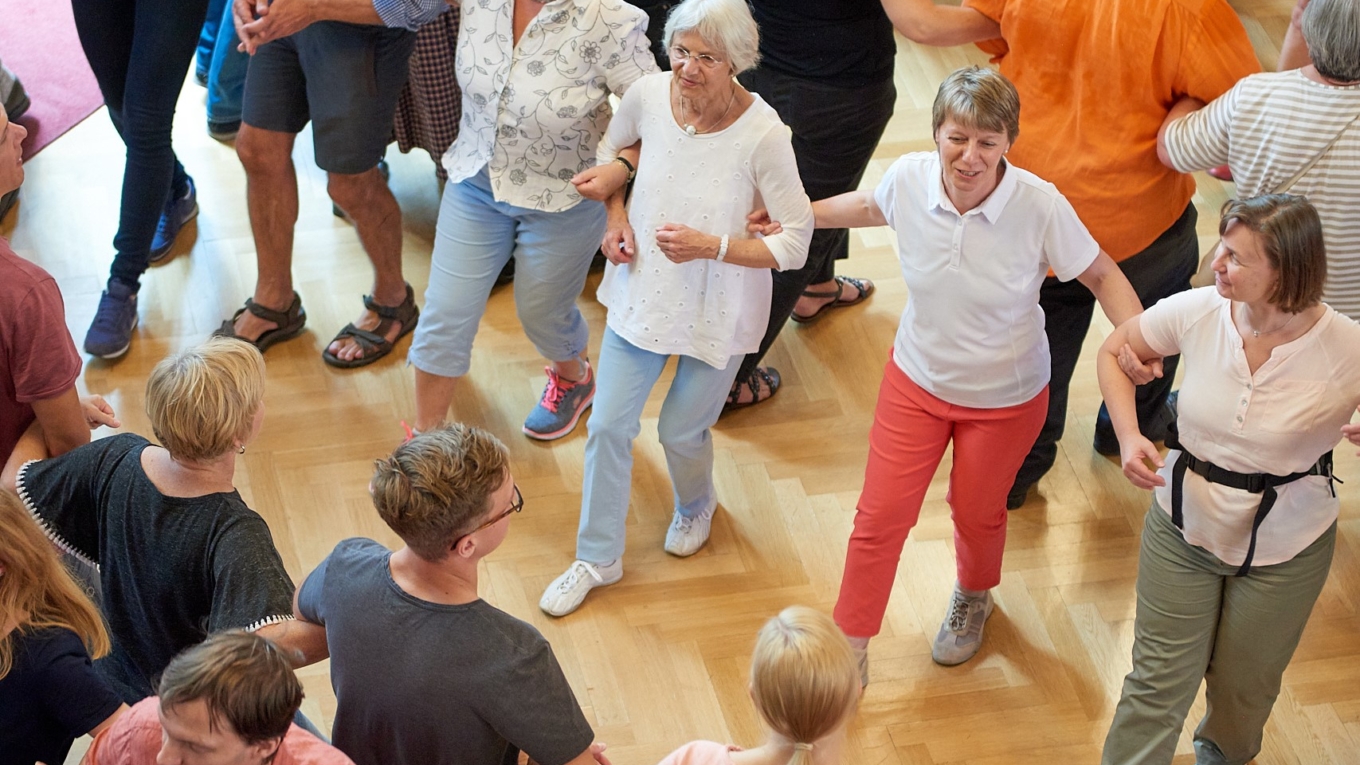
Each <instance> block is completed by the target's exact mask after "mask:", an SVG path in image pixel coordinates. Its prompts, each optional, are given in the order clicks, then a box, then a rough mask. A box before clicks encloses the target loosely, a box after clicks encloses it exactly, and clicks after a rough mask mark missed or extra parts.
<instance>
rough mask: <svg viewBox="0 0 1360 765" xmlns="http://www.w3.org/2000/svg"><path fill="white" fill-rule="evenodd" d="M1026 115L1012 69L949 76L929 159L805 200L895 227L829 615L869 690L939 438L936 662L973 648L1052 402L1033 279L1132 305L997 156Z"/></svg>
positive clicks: (1083, 239)
mask: <svg viewBox="0 0 1360 765" xmlns="http://www.w3.org/2000/svg"><path fill="white" fill-rule="evenodd" d="M1019 120H1020V97H1019V95H1018V94H1017V93H1016V91H1015V86H1013V85H1012V84H1011V83H1010V81H1009V80H1007V79H1006V78H1005V77H1002V76H1001V75H1000V74H998V73H997V72H995V71H993V70H990V69H984V68H980V67H968V68H965V69H960V70H958V71H956V72H954V73H953V74H951V75H949V77H948V78H946V79H945V81H944V83H943V84H941V85H940V90H939V93H938V94H936V96H935V105H934V108H933V110H932V123H933V129H934V135H935V143H936V145H937V146H938V151H937V152H921V153H916V154H907V155H905V156H903V157H902V158H901V159H899V160H897V162H895V163H894V164H893V165H892V167H890V168H889V169H888V172H887V173H886V174H885V175H884V177H883V181H882V182H881V183H880V184H879V185H878V188H877V189H875V190H874V191H872V192H869V191H855V192H851V193H848V194H842V195H840V196H837V197H832V198H830V199H825V200H821V201H819V202H816V203H814V204H813V206H812V209H813V213H814V214H815V216H816V219H817V227H818V228H854V227H861V226H882V225H888V226H891V227H892V228H893V230H894V231H895V232H896V233H897V250H898V257H899V259H900V260H901V263H902V276H903V278H904V279H905V280H906V282H907V287H908V290H909V293H908V297H907V306H906V309H905V310H904V311H903V312H902V321H901V324H900V326H899V327H898V330H897V339H896V341H895V342H894V344H893V352H892V357H891V358H890V359H889V361H888V364H887V369H886V371H885V372H884V376H883V384H882V386H881V388H880V389H879V398H878V407H877V409H876V411H875V412H874V424H873V429H872V430H871V431H870V432H869V461H868V465H867V466H866V468H865V476H864V490H863V492H862V493H861V494H860V498H859V504H858V509H857V512H856V515H855V530H854V532H853V533H852V534H851V536H850V545H849V550H848V551H847V555H846V561H845V576H844V579H843V580H842V582H841V591H840V597H839V599H838V600H837V602H836V610H835V617H836V623H837V624H839V625H840V626H841V629H843V630H844V631H845V634H846V635H847V636H849V638H850V642H851V644H852V645H854V646H855V648H856V650H857V651H858V653H859V658H860V666H861V670H862V672H863V673H864V676H863V678H862V679H863V680H864V682H866V683H867V682H868V660H867V647H868V644H869V638H871V637H872V636H874V635H876V634H878V631H879V628H880V627H881V626H882V623H883V615H884V612H885V611H886V610H887V606H888V596H889V593H890V592H891V591H892V584H893V579H894V577H895V576H896V572H897V562H898V559H899V558H900V557H901V554H902V547H903V545H904V544H905V543H906V539H907V534H908V532H910V531H911V528H912V527H913V526H914V525H916V520H917V517H918V516H919V514H920V511H921V502H922V500H923V499H924V497H925V493H926V489H927V488H928V486H929V485H930V479H931V477H932V476H933V475H934V474H935V468H936V467H937V466H938V465H939V463H940V459H941V457H942V456H943V455H944V450H945V447H946V446H948V445H949V442H950V441H953V444H954V457H953V460H954V466H953V471H952V473H951V474H950V482H949V503H950V506H951V507H952V515H953V519H954V541H955V547H956V550H957V555H958V563H957V573H958V578H957V581H956V582H955V584H954V592H953V596H952V598H951V599H950V603H949V608H948V611H947V613H946V615H945V619H944V623H943V624H942V625H941V626H940V630H939V633H938V634H937V636H936V638H935V643H934V648H933V650H932V651H931V656H932V657H933V658H934V659H935V661H937V662H939V663H940V664H946V665H952V664H959V663H962V662H964V661H967V660H968V659H970V658H972V657H973V655H974V654H976V653H977V651H978V648H979V647H980V645H981V641H982V627H983V623H984V622H985V621H986V620H987V617H988V616H989V615H990V614H991V612H992V606H993V602H992V596H991V593H990V590H991V588H992V587H995V586H996V585H997V584H998V583H999V582H1000V581H1001V556H1002V552H1003V550H1004V549H1005V545H1006V492H1007V491H1008V490H1009V489H1010V485H1011V482H1012V481H1013V480H1014V478H1015V473H1016V471H1017V470H1019V468H1020V463H1021V461H1022V460H1023V459H1024V457H1025V454H1026V452H1028V451H1029V446H1030V444H1032V443H1034V438H1035V437H1036V436H1037V435H1038V433H1039V428H1040V427H1041V426H1042V425H1043V422H1044V417H1045V414H1046V412H1047V408H1048V376H1049V358H1048V343H1047V340H1046V338H1045V336H1044V313H1043V310H1042V309H1040V308H1039V287H1040V285H1041V284H1042V283H1043V280H1044V277H1045V276H1046V275H1047V273H1048V271H1049V269H1050V268H1051V269H1053V271H1054V273H1056V274H1057V275H1058V277H1059V278H1060V279H1074V278H1075V279H1079V280H1080V281H1081V283H1082V284H1085V285H1086V286H1087V287H1089V288H1090V289H1091V291H1092V292H1094V293H1095V295H1096V298H1097V299H1098V300H1099V301H1100V304H1101V307H1102V308H1103V309H1104V310H1105V313H1106V315H1108V316H1109V317H1110V318H1111V320H1113V321H1114V323H1115V324H1119V323H1121V322H1123V321H1124V320H1125V319H1127V318H1129V317H1130V316H1133V315H1135V314H1137V313H1138V311H1139V310H1140V308H1141V307H1140V306H1139V304H1138V298H1137V296H1136V295H1135V294H1134V292H1133V288H1132V287H1130V286H1129V283H1128V280H1126V279H1125V278H1124V275H1123V273H1122V272H1120V270H1119V268H1118V266H1116V265H1115V263H1114V261H1113V260H1111V259H1110V257H1109V256H1108V255H1106V254H1105V253H1104V252H1102V251H1101V249H1100V246H1099V245H1098V244H1096V241H1095V240H1094V239H1092V238H1091V235H1090V234H1089V233H1087V231H1086V227H1085V226H1083V225H1082V223H1081V221H1080V220H1078V219H1077V215H1076V213H1075V212H1074V211H1073V210H1072V206H1071V205H1070V204H1068V202H1067V200H1066V199H1064V198H1063V196H1062V195H1061V194H1059V193H1058V190H1057V189H1056V188H1054V187H1053V185H1052V184H1050V183H1047V182H1046V181H1043V180H1042V179H1040V178H1038V177H1036V176H1035V175H1034V174H1033V173H1030V172H1028V171H1025V170H1022V169H1020V168H1018V167H1015V166H1014V165H1011V164H1009V163H1007V162H1006V160H1005V158H1004V155H1005V154H1006V151H1007V149H1009V148H1010V145H1011V143H1012V142H1013V141H1014V140H1015V137H1016V135H1017V134H1018V133H1019V130H1020V125H1019Z"/></svg>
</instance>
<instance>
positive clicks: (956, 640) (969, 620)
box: [930, 582, 995, 667]
mask: <svg viewBox="0 0 1360 765" xmlns="http://www.w3.org/2000/svg"><path fill="white" fill-rule="evenodd" d="M994 605H995V603H994V602H993V600H992V592H991V590H988V591H987V592H984V593H982V594H981V595H976V596H974V595H965V594H964V593H963V591H962V589H961V588H960V587H959V584H958V582H955V583H954V596H953V597H951V598H950V599H949V611H948V613H947V614H945V617H944V623H943V624H941V625H940V631H939V632H938V633H936V635H935V645H934V646H933V647H932V648H931V649H930V658H932V659H934V660H935V663H936V664H943V665H944V666H946V667H952V666H954V665H955V664H962V663H964V662H965V661H968V660H969V659H971V658H973V657H974V656H976V655H977V652H978V649H980V648H982V626H983V625H984V624H986V623H987V617H989V616H991V615H992V607H993V606H994Z"/></svg>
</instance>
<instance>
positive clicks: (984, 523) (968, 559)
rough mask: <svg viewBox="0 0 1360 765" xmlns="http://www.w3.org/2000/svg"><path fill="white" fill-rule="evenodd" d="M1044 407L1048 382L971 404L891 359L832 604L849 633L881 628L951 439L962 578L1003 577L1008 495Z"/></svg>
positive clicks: (974, 581) (970, 582)
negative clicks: (929, 387) (985, 405)
mask: <svg viewBox="0 0 1360 765" xmlns="http://www.w3.org/2000/svg"><path fill="white" fill-rule="evenodd" d="M1047 412H1048V388H1044V390H1043V391H1042V392H1040V393H1039V395H1037V396H1035V397H1034V398H1032V399H1030V400H1029V401H1026V402H1025V403H1023V404H1018V405H1016V406H1008V407H1003V408H1000V409H972V408H969V407H965V406H955V405H953V404H950V403H948V402H945V401H942V400H940V399H938V398H936V397H935V396H933V395H931V394H930V393H928V392H926V391H925V390H924V389H923V388H921V386H919V385H917V384H916V383H914V382H912V380H911V378H909V377H907V375H906V373H904V372H903V371H902V369H901V368H900V367H898V366H897V363H896V362H895V361H893V360H892V359H891V358H890V359H889V360H888V367H887V370H886V371H885V372H884V374H883V383H882V385H881V386H880V387H879V390H878V406H877V408H876V409H875V411H874V424H873V428H872V429H871V430H870V431H869V461H868V465H867V467H866V468H865V470H864V490H863V491H862V492H861V493H860V496H859V505H858V508H857V511H856V513H855V530H854V531H853V532H852V533H851V534H850V546H849V550H848V551H847V553H846V557H845V575H844V577H843V578H842V579H841V592H840V597H839V598H838V599H837V601H836V611H835V618H836V623H837V624H839V625H840V627H841V629H842V630H844V631H845V634H847V635H850V636H852V637H873V636H874V635H877V634H878V631H879V629H880V627H882V625H883V614H884V613H885V612H886V611H887V609H888V596H889V594H890V593H891V592H892V585H893V579H894V577H896V575H897V564H898V561H899V560H900V559H901V557H902V547H903V545H905V544H906V541H907V534H908V533H909V532H910V531H911V529H912V527H913V526H915V525H916V520H917V518H919V517H920V514H921V502H922V501H923V500H924V499H925V495H926V489H927V488H928V487H929V486H930V479H931V477H932V476H934V475H935V469H936V468H937V467H939V464H940V459H941V458H942V457H943V456H944V450H945V447H946V446H948V445H949V442H950V441H951V440H952V441H953V442H954V465H953V468H952V470H951V471H950V473H949V494H948V495H947V497H946V499H947V501H948V502H949V506H950V508H951V510H950V516H951V517H952V518H953V520H954V548H955V555H956V556H957V568H958V580H959V583H960V584H961V585H963V587H964V588H966V589H969V590H987V589H991V588H992V587H995V586H996V585H997V584H999V583H1000V582H1001V555H1002V553H1003V552H1004V551H1005V548H1006V493H1007V492H1008V491H1010V488H1011V482H1012V481H1013V480H1014V479H1015V474H1016V471H1018V470H1019V469H1020V464H1021V462H1023V461H1024V459H1025V455H1026V454H1028V453H1029V449H1030V447H1031V446H1033V445H1034V439H1035V438H1037V437H1038V435H1039V429H1040V428H1041V427H1043V424H1044V417H1045V416H1046V414H1047Z"/></svg>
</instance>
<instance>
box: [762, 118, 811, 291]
mask: <svg viewBox="0 0 1360 765" xmlns="http://www.w3.org/2000/svg"><path fill="white" fill-rule="evenodd" d="M792 136H793V133H792V132H791V131H790V130H789V129H788V127H786V126H784V125H779V126H777V127H775V128H773V129H771V130H769V131H766V133H765V135H764V137H762V138H761V139H760V144H759V145H758V146H757V147H756V150H755V151H754V152H753V153H752V154H753V156H752V157H751V170H752V172H753V173H754V175H755V184H756V189H757V190H758V191H759V192H760V197H761V199H762V200H764V202H765V207H766V209H767V210H769V212H770V219H771V220H777V221H779V224H780V225H781V226H783V228H784V230H783V231H781V232H779V233H778V234H775V235H773V236H767V237H765V246H767V247H769V248H770V254H771V255H773V256H774V260H775V263H777V264H778V265H777V266H776V268H777V269H778V270H780V271H788V270H791V269H796V268H802V267H803V264H804V263H806V262H807V253H808V245H809V244H811V242H812V230H813V219H812V203H811V202H810V201H808V195H807V192H806V191H804V190H803V180H802V179H801V178H799V177H798V160H797V159H796V158H794V155H793V140H792Z"/></svg>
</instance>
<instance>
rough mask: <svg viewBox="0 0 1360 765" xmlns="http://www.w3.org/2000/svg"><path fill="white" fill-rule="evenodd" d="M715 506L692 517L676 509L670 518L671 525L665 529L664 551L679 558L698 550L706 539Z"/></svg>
mask: <svg viewBox="0 0 1360 765" xmlns="http://www.w3.org/2000/svg"><path fill="white" fill-rule="evenodd" d="M715 512H717V508H716V507H715V508H713V509H712V510H709V511H708V512H707V513H705V514H704V515H699V516H695V517H693V518H690V517H687V516H684V515H681V514H680V513H679V512H678V511H677V512H676V513H675V517H674V518H673V519H671V527H670V529H668V530H667V531H666V552H668V553H670V554H671V555H675V556H677V557H680V558H688V557H689V556H691V555H693V554H694V553H697V552H699V548H701V547H703V546H704V543H705V542H707V541H708V532H709V529H710V527H712V525H713V513H715Z"/></svg>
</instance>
